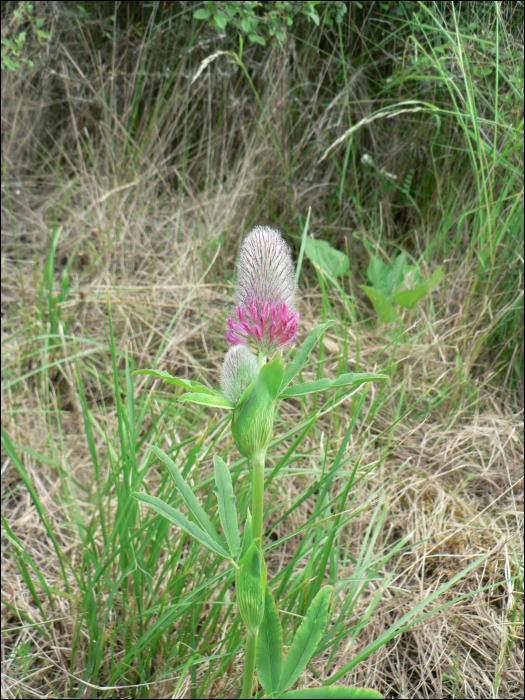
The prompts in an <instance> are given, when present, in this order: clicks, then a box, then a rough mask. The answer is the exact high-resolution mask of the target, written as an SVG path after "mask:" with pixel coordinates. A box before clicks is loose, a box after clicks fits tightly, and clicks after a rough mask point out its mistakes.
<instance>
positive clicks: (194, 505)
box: [148, 445, 224, 548]
mask: <svg viewBox="0 0 525 700" xmlns="http://www.w3.org/2000/svg"><path fill="white" fill-rule="evenodd" d="M148 447H149V448H150V450H151V451H152V452H154V453H155V454H156V455H157V457H158V458H159V459H160V460H161V461H162V462H164V464H165V465H166V466H167V467H168V469H169V472H170V474H171V476H172V478H173V481H174V482H175V484H176V485H177V489H178V490H179V493H180V495H181V496H182V500H183V501H184V503H185V504H186V507H187V508H188V510H189V511H190V513H191V514H192V515H193V517H194V518H195V520H196V521H197V522H198V523H199V525H200V527H201V528H202V529H203V530H204V532H206V533H207V535H208V536H209V537H211V539H212V540H213V541H214V542H215V544H216V545H217V546H218V547H222V548H224V543H223V541H222V540H221V538H220V537H219V535H218V534H217V532H216V531H215V528H214V527H213V525H212V524H211V522H210V519H209V518H208V515H207V514H206V511H205V510H204V508H203V507H202V506H201V505H200V503H199V501H198V500H197V496H196V495H195V494H194V493H193V491H192V490H191V488H190V487H189V486H188V484H187V483H186V482H185V481H184V479H183V478H182V475H181V473H180V472H179V470H178V469H177V467H176V466H175V462H174V461H173V460H172V459H170V458H169V457H168V455H167V454H164V452H163V451H162V450H160V449H159V448H158V447H155V446H154V445H148Z"/></svg>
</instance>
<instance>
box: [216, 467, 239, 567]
mask: <svg viewBox="0 0 525 700" xmlns="http://www.w3.org/2000/svg"><path fill="white" fill-rule="evenodd" d="M213 463H214V465H215V483H216V484H217V498H218V500H219V515H220V518H221V525H222V529H223V531H224V535H225V537H226V540H227V542H228V547H229V548H230V552H231V555H232V557H233V558H234V559H236V558H237V557H238V556H239V552H240V551H241V540H240V538H239V526H238V524H237V509H236V508H235V496H234V494H233V485H232V477H231V474H230V470H229V469H228V467H227V465H226V463H225V462H224V461H223V460H222V459H221V458H220V457H219V456H217V455H215V457H214V458H213Z"/></svg>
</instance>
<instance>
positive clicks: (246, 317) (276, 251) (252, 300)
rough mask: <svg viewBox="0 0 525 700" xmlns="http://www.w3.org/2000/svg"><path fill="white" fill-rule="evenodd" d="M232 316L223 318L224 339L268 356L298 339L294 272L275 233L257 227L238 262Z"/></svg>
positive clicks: (265, 227)
mask: <svg viewBox="0 0 525 700" xmlns="http://www.w3.org/2000/svg"><path fill="white" fill-rule="evenodd" d="M236 299H237V305H236V307H235V316H232V317H230V318H228V319H226V323H227V324H228V331H227V332H226V338H227V339H228V340H229V341H230V343H231V344H232V345H248V346H249V347H250V348H251V349H252V350H253V351H254V352H257V353H259V354H260V355H263V356H264V355H267V354H268V353H270V352H273V351H274V350H281V349H282V348H285V347H287V346H288V345H291V344H292V343H293V342H294V341H295V339H296V338H297V324H298V321H299V313H298V312H297V311H296V306H295V269H294V264H293V262H292V256H291V254H290V249H289V247H288V246H287V244H286V243H285V242H284V240H283V238H282V236H281V234H280V233H278V232H277V231H274V230H273V229H271V228H269V227H268V226H257V227H256V228H254V229H253V231H252V232H251V233H250V234H249V235H248V236H247V237H246V240H245V241H244V243H243V245H242V248H241V252H240V254H239V258H238V260H237V281H236Z"/></svg>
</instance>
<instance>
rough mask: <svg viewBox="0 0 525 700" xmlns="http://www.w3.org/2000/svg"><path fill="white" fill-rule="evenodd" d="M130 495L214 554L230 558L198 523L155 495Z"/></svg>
mask: <svg viewBox="0 0 525 700" xmlns="http://www.w3.org/2000/svg"><path fill="white" fill-rule="evenodd" d="M131 495H132V496H133V498H135V499H136V500H137V501H141V502H142V503H145V504H146V505H148V506H150V507H151V508H153V510H156V511H157V513H158V514H159V515H162V517H163V518H166V520H169V521H170V522H172V523H173V524H174V525H176V526H177V527H180V528H181V529H182V530H184V532H187V533H188V535H191V537H194V538H195V539H196V540H197V542H200V543H201V544H203V545H204V546H205V547H207V548H208V549H210V550H211V551H212V552H215V554H218V555H219V556H221V557H224V558H225V559H229V558H230V555H229V554H228V552H227V551H226V550H225V549H224V547H222V546H219V545H218V544H217V543H216V542H215V540H214V539H212V538H211V537H210V536H209V535H208V533H206V532H204V530H201V529H200V527H199V526H198V525H195V523H192V522H190V521H189V520H188V518H186V517H185V516H184V515H183V514H182V513H181V512H180V511H178V510H177V509H176V508H173V507H172V506H170V505H169V504H168V503H164V501H161V499H160V498H157V497H156V496H150V495H149V494H148V493H132V494H131Z"/></svg>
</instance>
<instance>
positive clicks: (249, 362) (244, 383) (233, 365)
mask: <svg viewBox="0 0 525 700" xmlns="http://www.w3.org/2000/svg"><path fill="white" fill-rule="evenodd" d="M258 373H259V363H258V362H257V358H256V357H255V355H253V354H252V353H251V352H250V351H249V349H248V348H247V347H246V345H233V346H232V347H231V348H230V349H229V350H228V352H227V353H226V357H225V358H224V362H223V363H222V370H221V387H222V393H223V394H224V396H225V397H226V398H227V399H228V401H231V403H232V404H233V405H234V406H235V405H236V404H237V401H238V400H239V398H240V396H241V394H242V393H243V391H244V390H245V389H246V388H247V387H248V386H249V385H250V384H251V383H252V381H253V380H254V379H255V378H256V377H257V375H258Z"/></svg>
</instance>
